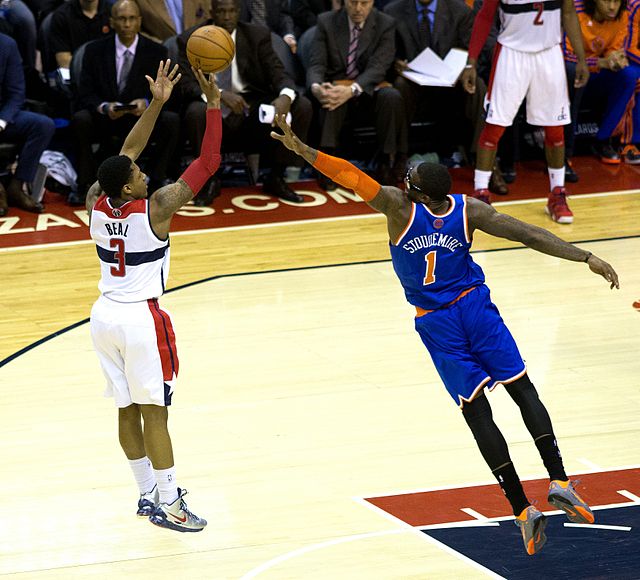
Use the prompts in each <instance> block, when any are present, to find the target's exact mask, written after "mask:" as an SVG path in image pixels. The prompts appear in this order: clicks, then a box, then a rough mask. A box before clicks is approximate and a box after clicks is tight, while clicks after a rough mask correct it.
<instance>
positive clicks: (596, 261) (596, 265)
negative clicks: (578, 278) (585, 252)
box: [587, 254, 620, 290]
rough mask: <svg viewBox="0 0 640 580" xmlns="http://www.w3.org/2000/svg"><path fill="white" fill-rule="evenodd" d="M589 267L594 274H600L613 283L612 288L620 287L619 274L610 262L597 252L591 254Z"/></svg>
mask: <svg viewBox="0 0 640 580" xmlns="http://www.w3.org/2000/svg"><path fill="white" fill-rule="evenodd" d="M587 264H589V268H590V269H591V271H592V272H593V273H594V274H600V276H602V277H603V278H604V279H605V280H606V281H607V282H610V283H611V289H612V290H613V288H620V282H618V274H616V271H615V270H614V269H613V267H612V266H611V264H608V263H607V262H605V261H604V260H601V259H600V258H598V256H596V255H595V254H591V256H590V257H589V261H588V262H587Z"/></svg>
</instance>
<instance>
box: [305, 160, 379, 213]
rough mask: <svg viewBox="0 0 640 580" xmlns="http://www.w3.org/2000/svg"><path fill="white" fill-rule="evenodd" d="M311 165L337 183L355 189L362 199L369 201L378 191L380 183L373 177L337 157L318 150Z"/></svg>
mask: <svg viewBox="0 0 640 580" xmlns="http://www.w3.org/2000/svg"><path fill="white" fill-rule="evenodd" d="M313 166H314V167H315V168H316V169H317V170H318V171H320V172H321V173H324V174H325V175H326V176H327V177H328V178H329V179H331V180H332V181H335V182H336V183H337V184H338V185H342V187H346V188H347V189H352V190H353V191H355V192H356V193H357V194H358V195H359V196H360V197H361V198H362V199H364V201H371V200H372V199H373V198H374V197H375V196H376V195H378V192H379V191H380V184H379V183H378V182H377V181H376V180H375V179H372V178H371V177H369V176H368V175H367V174H366V173H364V172H363V171H360V170H359V169H358V168H357V167H356V166H355V165H352V164H351V163H349V162H348V161H345V160H344V159H340V158H339V157H333V156H332V155H327V154H326V153H323V152H322V151H318V157H317V158H316V161H315V163H314V164H313Z"/></svg>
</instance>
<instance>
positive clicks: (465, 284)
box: [389, 194, 484, 310]
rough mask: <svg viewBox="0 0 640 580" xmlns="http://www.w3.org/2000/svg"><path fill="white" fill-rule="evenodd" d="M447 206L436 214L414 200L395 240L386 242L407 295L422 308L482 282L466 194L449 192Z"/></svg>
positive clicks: (447, 300)
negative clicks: (407, 217)
mask: <svg viewBox="0 0 640 580" xmlns="http://www.w3.org/2000/svg"><path fill="white" fill-rule="evenodd" d="M449 200H450V201H451V207H450V208H449V211H448V212H447V213H446V214H443V215H435V214H433V213H431V212H430V211H429V210H428V209H427V207H426V206H425V205H423V204H416V203H414V204H413V208H412V214H411V219H410V220H409V223H408V224H407V227H406V228H405V230H404V231H403V232H402V234H401V235H400V237H399V238H398V240H396V242H395V243H393V242H391V243H390V244H389V246H390V250H391V261H392V263H393V268H394V270H395V272H396V274H397V276H398V278H399V279H400V283H401V284H402V287H403V288H404V293H405V296H406V298H407V301H408V302H409V303H410V304H412V305H413V306H419V307H420V308H423V309H424V310H435V309H437V308H442V307H443V306H446V305H447V304H449V303H451V302H453V301H454V300H455V299H456V298H457V297H458V296H460V294H461V293H462V292H464V291H465V290H467V289H469V288H471V287H473V286H477V285H479V284H482V283H484V273H483V272H482V268H480V266H478V265H477V264H476V263H475V262H474V261H473V259H472V258H471V255H470V254H469V249H470V248H471V242H472V238H471V236H470V234H469V229H468V226H467V210H466V197H465V196H464V195H460V194H454V195H449Z"/></svg>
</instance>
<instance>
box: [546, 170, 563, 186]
mask: <svg viewBox="0 0 640 580" xmlns="http://www.w3.org/2000/svg"><path fill="white" fill-rule="evenodd" d="M548 171H549V187H551V191H553V188H554V187H564V165H563V166H562V167H560V168H559V169H553V168H552V167H549V168H548Z"/></svg>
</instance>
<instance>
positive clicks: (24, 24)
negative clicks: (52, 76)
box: [6, 0, 37, 68]
mask: <svg viewBox="0 0 640 580" xmlns="http://www.w3.org/2000/svg"><path fill="white" fill-rule="evenodd" d="M6 18H7V21H8V22H9V23H10V24H11V25H12V26H13V31H14V35H15V39H16V42H17V44H18V49H19V50H20V56H21V57H22V62H23V64H24V65H25V66H27V67H29V68H35V66H36V38H37V33H36V19H35V17H34V15H33V12H31V10H30V9H29V7H28V6H27V5H26V4H25V3H24V2H22V0H12V1H11V7H10V8H9V11H8V12H7V15H6Z"/></svg>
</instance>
